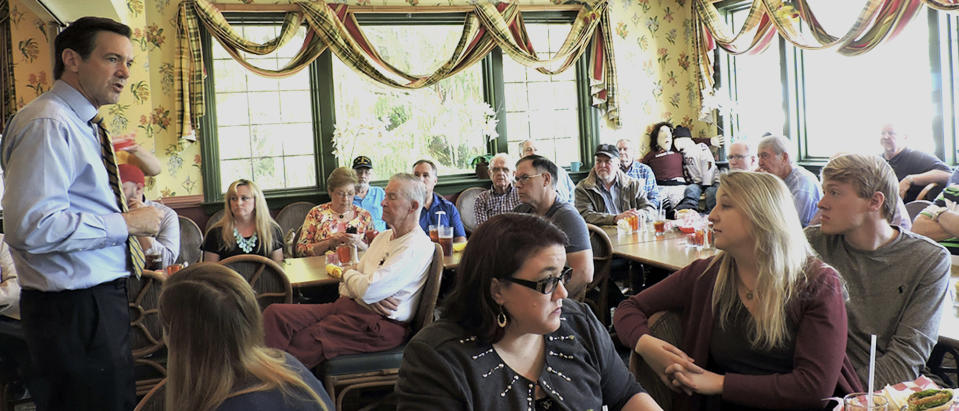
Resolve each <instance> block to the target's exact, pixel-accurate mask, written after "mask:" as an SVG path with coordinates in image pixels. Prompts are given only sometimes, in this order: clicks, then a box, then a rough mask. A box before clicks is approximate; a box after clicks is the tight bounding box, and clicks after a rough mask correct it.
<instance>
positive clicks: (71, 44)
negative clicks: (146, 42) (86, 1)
mask: <svg viewBox="0 0 959 411" xmlns="http://www.w3.org/2000/svg"><path fill="white" fill-rule="evenodd" d="M101 31H111V32H114V33H116V34H119V35H121V36H123V37H126V38H130V27H129V26H127V25H126V24H123V23H120V22H116V21H113V20H110V19H107V18H103V17H82V18H80V19H79V20H77V21H75V22H73V24H70V25H69V26H67V28H65V29H63V31H61V32H60V34H58V35H57V38H56V39H55V40H53V48H54V52H55V53H56V54H55V55H54V57H55V58H56V61H55V62H54V63H53V79H54V80H59V79H60V76H61V75H63V67H64V66H63V57H62V56H63V51H64V50H66V49H72V50H73V51H76V52H77V54H79V55H80V57H81V58H83V59H84V60H86V59H87V58H89V57H90V53H92V52H93V48H94V47H96V39H97V34H99V33H100V32H101Z"/></svg>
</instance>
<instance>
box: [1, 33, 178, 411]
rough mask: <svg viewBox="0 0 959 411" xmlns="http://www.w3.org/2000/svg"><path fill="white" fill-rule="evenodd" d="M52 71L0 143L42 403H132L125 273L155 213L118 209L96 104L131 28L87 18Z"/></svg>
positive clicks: (63, 36)
mask: <svg viewBox="0 0 959 411" xmlns="http://www.w3.org/2000/svg"><path fill="white" fill-rule="evenodd" d="M55 44H56V50H57V56H56V59H57V67H56V75H55V77H56V78H57V80H56V81H55V82H54V84H53V87H51V88H50V91H48V92H46V93H44V94H43V95H41V96H39V97H37V98H36V99H34V100H33V101H32V102H30V103H29V104H27V105H26V106H24V107H23V108H22V109H20V111H18V112H17V114H16V115H15V116H14V117H13V118H12V119H11V120H10V122H9V123H8V125H7V129H6V130H5V132H4V133H3V140H2V142H0V165H2V166H3V169H4V179H5V180H4V182H5V192H4V197H3V212H4V217H5V221H4V229H5V231H6V240H7V243H8V244H9V245H10V248H11V253H12V254H13V258H14V261H15V264H16V266H17V274H18V276H19V280H20V284H21V286H22V288H23V291H22V292H21V294H20V308H21V313H20V314H21V318H22V324H23V329H24V337H25V340H26V342H27V347H28V348H29V351H30V358H31V363H32V367H33V369H32V370H31V372H32V373H33V374H34V375H35V378H33V379H32V381H28V387H27V388H28V389H29V390H30V394H31V395H32V396H33V400H34V402H35V403H36V404H37V408H38V409H41V410H64V409H77V410H107V411H110V410H118V411H119V410H123V411H129V410H131V409H133V407H134V405H135V401H136V393H135V391H136V383H135V376H134V373H133V358H132V356H131V351H130V338H129V334H130V316H129V312H128V308H127V307H128V301H127V289H126V287H127V279H128V277H129V276H130V274H131V273H139V271H140V269H141V268H142V263H143V260H142V258H143V254H142V249H141V246H140V243H139V242H137V241H136V239H135V238H133V237H136V236H154V235H156V234H157V232H158V230H159V227H160V220H161V218H162V217H163V213H162V212H161V211H160V210H158V209H157V208H155V207H151V206H144V207H140V208H137V209H135V210H132V211H126V201H125V198H124V196H123V195H122V192H121V190H120V184H119V178H118V175H119V171H118V169H117V166H116V155H115V153H114V151H113V145H112V144H111V141H110V139H109V136H107V135H106V131H105V130H103V129H101V127H100V123H99V121H98V117H97V115H96V114H97V110H98V109H99V108H100V107H102V106H104V105H108V104H116V103H117V101H119V99H120V94H121V93H122V92H123V90H124V89H125V88H126V83H127V80H128V79H129V78H130V66H131V65H132V62H133V43H132V42H131V41H130V28H129V27H127V26H125V25H123V24H120V23H117V22H115V21H112V20H109V19H103V18H98V17H84V18H81V19H79V20H77V21H76V22H74V23H73V24H71V25H70V26H69V27H67V28H66V29H65V30H64V31H63V32H61V33H60V34H59V35H58V36H57V38H56V40H55Z"/></svg>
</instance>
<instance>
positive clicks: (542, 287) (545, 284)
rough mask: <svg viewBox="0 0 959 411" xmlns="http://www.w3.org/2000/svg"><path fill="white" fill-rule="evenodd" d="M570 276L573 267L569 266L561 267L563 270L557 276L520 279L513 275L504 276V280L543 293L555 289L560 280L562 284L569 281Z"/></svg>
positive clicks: (550, 292) (548, 292)
mask: <svg viewBox="0 0 959 411" xmlns="http://www.w3.org/2000/svg"><path fill="white" fill-rule="evenodd" d="M572 276H573V269H572V268H570V267H563V271H562V272H561V273H559V275H558V276H556V277H546V278H544V279H542V280H539V281H529V280H522V279H519V278H513V277H506V278H505V280H506V281H509V282H512V283H516V284H519V285H521V286H523V287H526V288H530V289H533V290H536V291H539V292H541V293H543V294H552V293H553V291H556V285H557V284H559V283H560V282H562V283H563V285H566V284H567V283H569V279H570V277H572Z"/></svg>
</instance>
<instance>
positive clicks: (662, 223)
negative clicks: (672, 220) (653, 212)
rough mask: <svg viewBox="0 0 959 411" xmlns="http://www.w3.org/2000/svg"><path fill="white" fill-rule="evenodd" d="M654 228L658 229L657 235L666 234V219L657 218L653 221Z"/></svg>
mask: <svg viewBox="0 0 959 411" xmlns="http://www.w3.org/2000/svg"><path fill="white" fill-rule="evenodd" d="M653 229H654V230H656V237H662V236H665V235H666V220H656V221H654V222H653Z"/></svg>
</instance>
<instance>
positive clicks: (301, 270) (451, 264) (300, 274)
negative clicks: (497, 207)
mask: <svg viewBox="0 0 959 411" xmlns="http://www.w3.org/2000/svg"><path fill="white" fill-rule="evenodd" d="M362 256H363V254H362V253H360V257H362ZM462 257H463V253H462V252H454V253H453V255H451V256H449V257H443V269H455V268H456V266H457V265H459V263H460V258H462ZM280 266H281V267H283V271H284V272H286V277H287V278H288V279H289V280H290V285H292V286H293V287H294V288H295V287H312V286H321V285H329V284H336V283H337V282H338V281H337V280H336V279H335V278H333V277H330V276H329V275H327V274H326V257H325V256H313V257H297V258H287V259H285V260H283V264H281V265H280Z"/></svg>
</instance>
